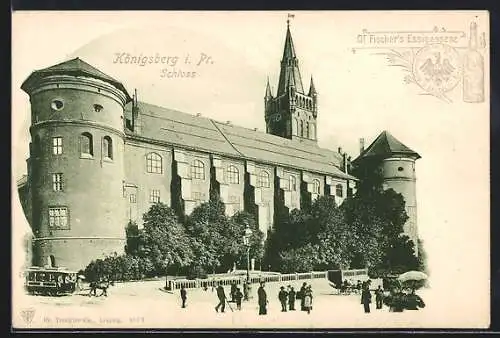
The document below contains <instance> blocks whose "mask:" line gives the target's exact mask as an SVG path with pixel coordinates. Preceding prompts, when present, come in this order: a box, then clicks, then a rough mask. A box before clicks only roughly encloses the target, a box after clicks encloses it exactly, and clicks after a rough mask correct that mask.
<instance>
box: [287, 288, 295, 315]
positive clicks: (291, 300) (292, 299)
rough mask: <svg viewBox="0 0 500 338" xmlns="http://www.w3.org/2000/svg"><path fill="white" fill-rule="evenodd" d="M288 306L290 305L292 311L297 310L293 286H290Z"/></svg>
mask: <svg viewBox="0 0 500 338" xmlns="http://www.w3.org/2000/svg"><path fill="white" fill-rule="evenodd" d="M288 306H289V307H290V311H295V290H294V289H293V286H291V287H290V291H289V292H288Z"/></svg>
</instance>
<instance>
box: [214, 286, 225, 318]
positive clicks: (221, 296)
mask: <svg viewBox="0 0 500 338" xmlns="http://www.w3.org/2000/svg"><path fill="white" fill-rule="evenodd" d="M217 297H218V298H219V304H217V306H216V307H215V311H217V312H219V308H221V311H220V312H224V310H225V309H226V294H225V292H224V287H223V286H222V283H219V286H218V287H217Z"/></svg>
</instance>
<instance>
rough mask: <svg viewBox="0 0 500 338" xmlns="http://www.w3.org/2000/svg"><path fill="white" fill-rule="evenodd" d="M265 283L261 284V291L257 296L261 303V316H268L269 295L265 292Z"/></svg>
mask: <svg viewBox="0 0 500 338" xmlns="http://www.w3.org/2000/svg"><path fill="white" fill-rule="evenodd" d="M264 286H265V285H264V282H261V283H260V287H259V290H257V296H258V301H259V315H266V314H267V308H266V307H267V294H266V290H264Z"/></svg>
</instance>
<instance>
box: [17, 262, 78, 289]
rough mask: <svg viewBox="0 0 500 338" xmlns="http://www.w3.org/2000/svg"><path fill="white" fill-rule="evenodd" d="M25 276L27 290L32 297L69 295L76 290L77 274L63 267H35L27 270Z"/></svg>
mask: <svg viewBox="0 0 500 338" xmlns="http://www.w3.org/2000/svg"><path fill="white" fill-rule="evenodd" d="M24 275H25V284H24V286H25V289H26V291H27V292H28V293H29V294H31V295H35V294H40V295H45V296H60V295H68V294H72V293H73V292H75V289H76V282H77V273H76V272H75V271H69V270H67V269H66V268H63V267H57V268H56V267H37V266H33V267H30V268H28V269H26V270H25V271H24Z"/></svg>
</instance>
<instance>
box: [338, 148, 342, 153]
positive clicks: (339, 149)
mask: <svg viewBox="0 0 500 338" xmlns="http://www.w3.org/2000/svg"><path fill="white" fill-rule="evenodd" d="M338 152H339V154H341V155H342V147H339V148H338Z"/></svg>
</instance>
